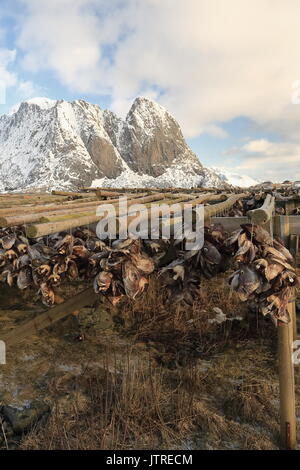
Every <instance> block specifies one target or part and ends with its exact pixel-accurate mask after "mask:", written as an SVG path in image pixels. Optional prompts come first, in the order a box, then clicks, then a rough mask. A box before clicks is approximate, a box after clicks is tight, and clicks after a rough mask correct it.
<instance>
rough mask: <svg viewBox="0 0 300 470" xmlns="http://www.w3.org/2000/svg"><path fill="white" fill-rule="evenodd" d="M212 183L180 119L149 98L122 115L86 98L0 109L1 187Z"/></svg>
mask: <svg viewBox="0 0 300 470" xmlns="http://www.w3.org/2000/svg"><path fill="white" fill-rule="evenodd" d="M90 185H92V186H96V185H98V186H111V187H116V186H124V187H126V186H128V187H133V186H137V187H138V186H139V187H141V186H145V187H146V186H157V187H167V186H181V187H195V186H204V187H205V186H206V187H207V186H216V187H224V186H225V187H226V186H228V184H227V183H226V182H224V181H222V179H221V178H220V177H219V176H218V175H217V174H216V173H215V172H214V171H213V170H211V169H207V168H204V167H203V165H202V164H201V162H200V160H199V159H198V157H197V156H196V154H194V152H192V150H191V149H190V148H189V146H188V145H187V143H186V141H185V139H184V137H183V135H182V132H181V129H180V126H179V124H178V123H177V121H176V120H175V119H174V117H173V116H172V115H171V114H170V113H169V112H168V111H167V110H166V109H165V108H163V107H162V106H161V105H159V104H158V103H155V102H154V101H152V100H149V99H148V98H143V97H138V98H136V99H135V100H134V102H133V104H132V106H131V108H130V110H129V112H128V114H127V116H126V118H125V120H123V119H121V118H119V117H118V116H117V115H116V114H115V113H113V112H112V111H110V110H102V109H101V108H100V107H99V106H98V105H95V104H91V103H88V102H87V101H85V100H75V101H72V102H68V101H65V100H51V99H48V98H33V99H31V100H28V101H25V102H22V103H20V104H18V105H16V106H15V107H14V108H13V109H12V110H11V112H10V113H9V114H6V115H2V116H0V190H1V191H7V190H28V189H32V190H33V189H44V190H50V189H69V190H76V189H78V188H80V187H82V186H90Z"/></svg>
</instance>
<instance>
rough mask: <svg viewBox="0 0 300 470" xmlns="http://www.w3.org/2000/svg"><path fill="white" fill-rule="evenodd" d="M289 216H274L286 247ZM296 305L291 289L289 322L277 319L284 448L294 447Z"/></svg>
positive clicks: (275, 231) (275, 224)
mask: <svg viewBox="0 0 300 470" xmlns="http://www.w3.org/2000/svg"><path fill="white" fill-rule="evenodd" d="M289 230H290V225H289V217H288V216H275V217H274V233H275V234H276V235H278V236H279V237H280V238H281V239H282V240H283V241H284V243H285V245H286V246H287V247H288V240H289ZM295 312H296V306H295V299H294V292H293V290H292V295H291V301H290V302H289V304H288V313H289V316H290V322H289V323H283V322H281V321H278V357H279V394H280V435H281V442H282V445H283V447H284V448H285V449H295V447H296V406H295V378H294V365H293V362H292V353H293V344H292V343H293V340H294V338H295V335H297V332H296V330H297V326H296V318H295V317H296V315H295Z"/></svg>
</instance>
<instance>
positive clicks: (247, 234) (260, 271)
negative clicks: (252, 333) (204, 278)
mask: <svg viewBox="0 0 300 470" xmlns="http://www.w3.org/2000/svg"><path fill="white" fill-rule="evenodd" d="M226 245H227V248H228V250H232V256H233V259H234V263H235V266H236V268H237V269H236V271H235V272H234V273H233V274H232V276H231V277H230V279H229V282H230V285H231V288H232V289H233V290H235V291H236V292H237V294H238V296H239V298H240V300H241V301H249V302H250V303H251V306H252V307H253V308H254V309H255V310H256V311H258V312H260V313H262V314H263V315H270V316H271V318H272V320H273V321H274V323H275V324H277V322H278V320H281V321H283V322H289V321H290V318H289V314H288V310H287V306H288V301H289V298H290V295H291V289H292V288H293V287H295V286H297V285H298V283H299V279H298V277H297V274H296V271H295V267H294V258H293V256H292V255H291V253H290V252H289V250H287V248H286V247H285V246H284V243H283V242H282V240H280V239H279V238H278V237H276V238H274V239H273V238H272V237H271V236H270V234H269V233H268V232H267V231H266V230H264V229H263V228H262V227H261V226H258V225H252V224H244V225H241V229H240V230H237V231H236V232H234V233H233V234H232V235H231V236H230V237H229V238H228V239H227V240H226Z"/></svg>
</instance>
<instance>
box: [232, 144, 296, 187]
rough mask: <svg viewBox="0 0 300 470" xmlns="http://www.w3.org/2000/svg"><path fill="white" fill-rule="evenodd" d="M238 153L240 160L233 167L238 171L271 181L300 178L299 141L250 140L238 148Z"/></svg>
mask: <svg viewBox="0 0 300 470" xmlns="http://www.w3.org/2000/svg"><path fill="white" fill-rule="evenodd" d="M234 152H235V153H236V148H235V149H234ZM239 154H240V155H241V161H240V163H238V164H236V165H235V167H234V168H235V169H236V170H237V171H239V172H246V173H247V174H249V175H251V176H253V177H256V178H259V179H269V180H272V181H283V180H284V179H293V180H299V179H300V143H299V142H294V143H292V142H272V141H269V140H267V139H258V140H252V141H249V142H248V143H247V144H245V145H243V146H242V147H240V148H239Z"/></svg>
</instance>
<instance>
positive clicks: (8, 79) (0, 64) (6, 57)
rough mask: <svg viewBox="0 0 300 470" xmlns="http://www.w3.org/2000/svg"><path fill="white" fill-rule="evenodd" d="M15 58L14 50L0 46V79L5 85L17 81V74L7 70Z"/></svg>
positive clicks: (7, 85)
mask: <svg viewBox="0 0 300 470" xmlns="http://www.w3.org/2000/svg"><path fill="white" fill-rule="evenodd" d="M15 59H16V51H15V50H9V49H5V48H0V81H1V83H3V84H4V85H5V86H6V87H10V86H13V85H15V84H16V83H17V76H16V74H15V73H13V72H12V71H10V70H9V67H10V65H11V64H12V63H14V61H15Z"/></svg>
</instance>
